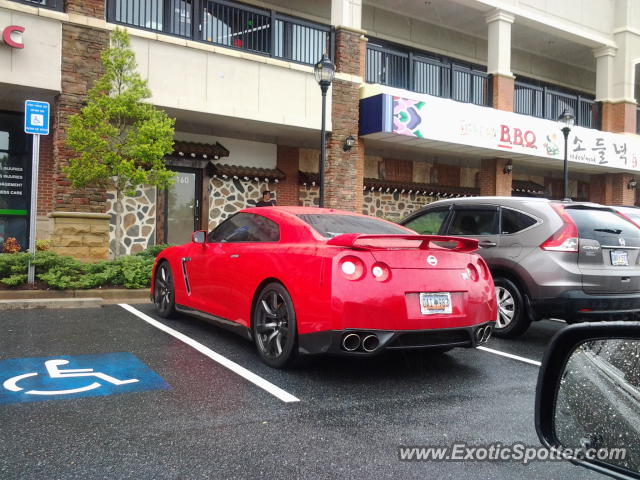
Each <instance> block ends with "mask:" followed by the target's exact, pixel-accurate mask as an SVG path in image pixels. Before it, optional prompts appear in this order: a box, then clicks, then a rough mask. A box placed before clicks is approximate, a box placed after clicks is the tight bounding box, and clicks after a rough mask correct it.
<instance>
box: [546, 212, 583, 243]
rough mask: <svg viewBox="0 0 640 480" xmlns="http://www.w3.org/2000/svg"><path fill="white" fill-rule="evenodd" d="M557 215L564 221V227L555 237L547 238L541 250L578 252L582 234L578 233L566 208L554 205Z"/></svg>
mask: <svg viewBox="0 0 640 480" xmlns="http://www.w3.org/2000/svg"><path fill="white" fill-rule="evenodd" d="M551 208H553V209H554V210H555V211H556V213H557V214H558V215H559V216H560V219H561V220H562V226H561V227H560V228H559V229H558V231H556V232H555V233H554V234H553V235H551V236H550V237H549V238H547V239H546V240H545V241H544V242H543V243H542V245H540V248H541V249H543V250H550V251H552V252H574V253H577V252H578V240H579V239H580V234H579V233H578V227H577V226H576V224H575V223H574V221H573V220H572V219H571V217H570V216H569V215H568V214H567V212H566V211H565V209H564V207H563V206H562V205H560V204H558V203H552V204H551Z"/></svg>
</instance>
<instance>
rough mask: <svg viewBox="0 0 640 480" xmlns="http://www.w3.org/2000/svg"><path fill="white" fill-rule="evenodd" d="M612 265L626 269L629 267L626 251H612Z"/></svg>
mask: <svg viewBox="0 0 640 480" xmlns="http://www.w3.org/2000/svg"><path fill="white" fill-rule="evenodd" d="M611 265H613V266H616V267H626V266H628V265H629V255H628V253H627V252H626V251H625V250H611Z"/></svg>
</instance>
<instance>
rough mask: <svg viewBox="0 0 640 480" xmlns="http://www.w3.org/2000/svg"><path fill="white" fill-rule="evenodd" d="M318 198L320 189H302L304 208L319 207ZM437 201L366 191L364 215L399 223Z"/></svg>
mask: <svg viewBox="0 0 640 480" xmlns="http://www.w3.org/2000/svg"><path fill="white" fill-rule="evenodd" d="M318 196H319V192H318V187H309V186H301V187H300V197H299V198H300V205H302V206H304V207H314V206H318ZM436 200H438V198H437V197H429V196H427V195H416V194H415V193H411V194H409V193H399V192H395V193H385V192H378V191H370V190H366V191H364V203H363V206H362V213H363V214H365V215H371V216H373V217H378V218H384V219H386V220H391V221H398V220H401V219H403V218H404V217H406V216H407V215H409V214H411V213H413V212H415V211H416V210H419V209H420V208H422V207H424V206H425V205H427V204H428V203H431V202H435V201H436Z"/></svg>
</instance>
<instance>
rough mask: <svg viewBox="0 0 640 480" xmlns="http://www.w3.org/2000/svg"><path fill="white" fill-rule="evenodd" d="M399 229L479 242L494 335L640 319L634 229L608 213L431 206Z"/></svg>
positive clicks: (478, 203)
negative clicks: (548, 323) (492, 299)
mask: <svg viewBox="0 0 640 480" xmlns="http://www.w3.org/2000/svg"><path fill="white" fill-rule="evenodd" d="M400 223H401V224H402V225H405V226H406V227H409V228H411V229H413V230H415V231H416V232H418V233H421V234H442V235H453V236H464V237H471V238H477V239H478V240H479V241H480V252H479V253H480V255H482V257H483V258H484V259H485V260H486V261H487V263H488V264H489V268H490V269H491V272H492V274H493V278H494V282H495V285H496V294H497V296H498V304H499V309H498V319H497V323H496V329H495V334H496V335H497V336H501V337H516V336H518V335H521V334H522V333H524V332H525V331H526V330H527V328H528V327H529V325H530V324H531V321H532V320H539V319H541V318H550V317H552V318H563V319H565V320H567V322H575V321H583V320H591V319H593V320H609V319H632V318H633V317H634V316H636V315H637V314H639V313H640V228H638V227H637V226H636V225H634V224H632V223H631V222H629V221H627V220H626V219H625V218H623V217H622V216H620V215H619V214H617V213H616V212H615V211H614V210H613V209H612V208H610V207H605V206H602V205H598V204H595V203H577V202H559V201H554V200H547V199H542V198H526V197H473V198H456V199H450V200H440V201H437V202H434V203H431V204H429V205H428V206H426V207H425V208H423V209H421V210H419V211H417V212H415V213H413V214H412V215H410V216H409V217H407V218H405V219H404V220H402V221H401V222H400ZM639 316H640V315H639Z"/></svg>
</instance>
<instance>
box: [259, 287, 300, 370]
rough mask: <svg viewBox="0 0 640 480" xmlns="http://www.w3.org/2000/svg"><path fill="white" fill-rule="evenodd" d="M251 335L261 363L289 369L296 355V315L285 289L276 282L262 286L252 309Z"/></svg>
mask: <svg viewBox="0 0 640 480" xmlns="http://www.w3.org/2000/svg"><path fill="white" fill-rule="evenodd" d="M251 333H252V336H253V340H254V342H255V344H256V348H257V349H258V354H259V355H260V358H261V359H262V361H263V362H264V363H266V364H267V365H269V366H270V367H274V368H285V367H288V366H290V365H291V364H292V363H293V361H294V360H295V358H296V356H297V353H298V329H297V323H296V311H295V308H294V307H293V301H292V300H291V296H290V295H289V292H288V291H287V289H286V288H285V287H284V286H283V285H282V284H281V283H278V282H272V283H269V284H267V285H265V286H264V288H262V290H260V293H259V294H258V297H257V298H256V302H255V305H254V308H253V315H252V322H251Z"/></svg>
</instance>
